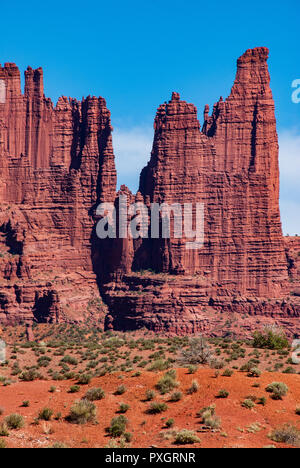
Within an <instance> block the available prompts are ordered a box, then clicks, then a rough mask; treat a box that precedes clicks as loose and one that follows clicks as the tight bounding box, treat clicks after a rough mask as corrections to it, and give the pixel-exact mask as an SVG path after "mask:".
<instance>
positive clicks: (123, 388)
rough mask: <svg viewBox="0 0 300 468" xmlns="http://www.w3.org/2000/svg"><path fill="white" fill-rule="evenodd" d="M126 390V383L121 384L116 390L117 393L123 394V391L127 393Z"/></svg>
mask: <svg viewBox="0 0 300 468" xmlns="http://www.w3.org/2000/svg"><path fill="white" fill-rule="evenodd" d="M125 392H126V387H125V385H119V387H118V388H117V390H116V391H115V395H123V393H125Z"/></svg>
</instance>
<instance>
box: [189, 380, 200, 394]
mask: <svg viewBox="0 0 300 468" xmlns="http://www.w3.org/2000/svg"><path fill="white" fill-rule="evenodd" d="M198 390H199V384H198V381H197V380H193V381H192V385H191V386H190V388H188V390H187V393H188V394H189V395H192V394H193V393H197V392H198Z"/></svg>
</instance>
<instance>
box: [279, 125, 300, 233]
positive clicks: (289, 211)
mask: <svg viewBox="0 0 300 468" xmlns="http://www.w3.org/2000/svg"><path fill="white" fill-rule="evenodd" d="M279 165H280V207H281V219H282V227H283V231H284V233H285V234H287V233H288V234H290V235H293V234H296V233H297V234H300V131H299V129H287V130H283V131H281V132H280V133H279Z"/></svg>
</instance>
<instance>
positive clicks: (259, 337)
mask: <svg viewBox="0 0 300 468" xmlns="http://www.w3.org/2000/svg"><path fill="white" fill-rule="evenodd" d="M252 345H253V347H254V348H265V349H279V350H280V349H284V348H288V347H289V342H288V340H287V338H286V336H285V334H284V331H283V330H281V329H279V328H276V327H266V328H265V329H264V330H263V331H262V332H259V331H256V332H255V333H254V334H253V343H252Z"/></svg>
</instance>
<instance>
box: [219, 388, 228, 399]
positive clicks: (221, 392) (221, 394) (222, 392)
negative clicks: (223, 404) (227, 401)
mask: <svg viewBox="0 0 300 468" xmlns="http://www.w3.org/2000/svg"><path fill="white" fill-rule="evenodd" d="M228 397H229V392H228V391H227V390H224V389H222V390H219V393H218V394H217V398H228Z"/></svg>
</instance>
